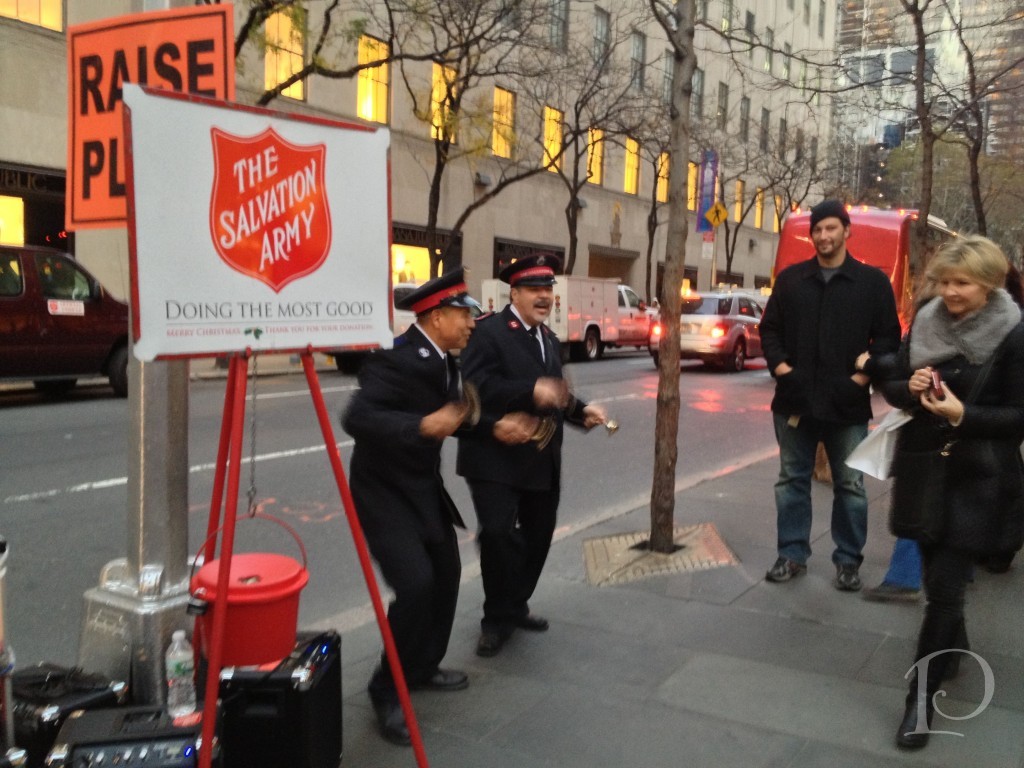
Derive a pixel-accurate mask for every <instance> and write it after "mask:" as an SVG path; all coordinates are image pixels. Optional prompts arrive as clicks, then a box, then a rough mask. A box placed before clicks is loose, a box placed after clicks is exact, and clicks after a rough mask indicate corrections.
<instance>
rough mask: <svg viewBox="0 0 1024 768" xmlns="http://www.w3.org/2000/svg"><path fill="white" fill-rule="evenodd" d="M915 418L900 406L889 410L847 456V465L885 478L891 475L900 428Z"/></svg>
mask: <svg viewBox="0 0 1024 768" xmlns="http://www.w3.org/2000/svg"><path fill="white" fill-rule="evenodd" d="M913 418H914V417H913V416H912V415H911V414H910V413H908V412H907V411H904V410H902V409H899V408H894V409H893V410H891V411H889V412H888V413H887V414H885V416H884V417H883V418H882V420H881V421H880V422H878V426H877V427H875V428H874V429H873V430H871V431H870V432H868V436H867V437H865V438H864V439H863V440H861V441H860V444H859V445H858V446H857V447H856V448H854V449H853V452H852V453H851V454H850V455H849V456H848V457H847V458H846V465H847V466H849V467H853V468H854V469H859V470H860V471H861V472H863V473H864V474H867V475H871V476H872V477H877V478H878V479H879V480H885V479H886V478H887V477H889V467H891V466H892V457H893V454H894V453H895V452H896V437H897V435H898V432H899V428H900V427H902V426H903V425H904V424H906V423H907V422H908V421H910V420H911V419H913Z"/></svg>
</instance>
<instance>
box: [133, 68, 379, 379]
mask: <svg viewBox="0 0 1024 768" xmlns="http://www.w3.org/2000/svg"><path fill="white" fill-rule="evenodd" d="M124 104H125V107H126V112H127V119H126V120H127V126H126V136H127V139H128V143H129V153H128V160H129V163H128V164H129V168H130V173H129V175H128V180H127V182H128V193H129V195H128V196H129V236H130V237H129V241H130V250H131V253H130V261H131V266H132V273H131V285H132V312H133V315H132V331H133V338H134V353H135V355H136V357H138V358H139V359H140V360H153V359H156V358H166V357H192V356H207V355H217V354H225V353H230V352H237V351H242V350H244V349H247V348H250V349H253V350H255V351H271V350H272V351H301V350H306V349H308V348H310V347H312V348H313V349H338V348H340V347H369V346H387V345H389V344H390V342H391V338H392V337H391V330H390V322H389V321H390V306H389V305H390V302H389V276H390V257H389V252H390V242H389V240H390V238H389V233H390V211H389V202H388V201H389V195H388V144H389V135H388V132H387V130H386V129H372V128H365V127H363V126H357V125H350V124H345V123H338V122H333V121H325V120H319V119H311V118H304V117H299V116H295V115H285V114H282V113H278V112H271V111H269V110H264V109H257V108H254V107H243V106H239V105H233V104H227V103H225V102H220V101H214V100H211V99H204V98H199V97H194V96H183V95H178V94H170V93H165V92H158V91H150V90H147V89H143V88H140V87H138V86H133V85H126V86H125V89H124Z"/></svg>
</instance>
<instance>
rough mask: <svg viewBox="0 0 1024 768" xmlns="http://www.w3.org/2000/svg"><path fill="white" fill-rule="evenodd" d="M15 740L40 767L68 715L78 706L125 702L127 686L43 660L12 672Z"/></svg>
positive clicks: (33, 766)
mask: <svg viewBox="0 0 1024 768" xmlns="http://www.w3.org/2000/svg"><path fill="white" fill-rule="evenodd" d="M11 682H12V688H13V690H14V696H13V699H14V701H13V704H14V706H13V708H12V709H13V713H14V714H13V720H14V743H15V744H17V745H18V746H19V747H21V748H22V749H24V750H25V752H26V753H27V757H28V761H27V763H26V765H27V766H28V768H41V767H42V765H43V761H44V759H45V758H46V753H47V752H49V751H50V747H52V746H53V743H54V741H55V740H56V738H57V732H58V731H59V730H60V727H61V725H62V724H63V723H64V721H65V720H66V719H67V717H68V715H69V714H70V713H72V712H74V711H75V710H79V709H102V708H107V707H116V706H118V705H120V704H123V703H124V701H125V699H126V697H127V692H128V687H127V686H126V685H125V684H124V683H122V682H120V681H116V680H110V679H109V678H106V677H103V676H102V675H95V674H90V673H87V672H83V671H82V670H81V669H78V668H75V667H62V666H60V665H58V664H51V663H49V662H41V663H39V664H36V665H35V666H31V667H27V668H25V669H19V670H17V671H16V672H15V673H14V674H13V675H12V676H11Z"/></svg>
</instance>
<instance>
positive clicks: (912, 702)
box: [896, 675, 935, 749]
mask: <svg viewBox="0 0 1024 768" xmlns="http://www.w3.org/2000/svg"><path fill="white" fill-rule="evenodd" d="M921 707H924V715H925V717H924V722H923V723H922V722H921ZM934 714H935V710H934V709H933V707H932V700H931V697H930V696H929V695H928V693H927V692H926V691H921V693H920V695H919V694H918V690H917V675H915V676H914V679H913V680H911V682H910V692H909V693H908V694H907V709H906V711H905V712H904V713H903V720H901V721H900V727H899V730H898V731H896V746H897V747H899V748H900V749H921V748H922V747H923V746H925V745H926V744H927V743H928V736H929V732H930V731H931V727H932V716H933V715H934ZM922 726H923V727H922Z"/></svg>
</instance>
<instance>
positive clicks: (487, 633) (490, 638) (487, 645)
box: [476, 629, 508, 657]
mask: <svg viewBox="0 0 1024 768" xmlns="http://www.w3.org/2000/svg"><path fill="white" fill-rule="evenodd" d="M507 639H508V635H506V634H504V633H502V632H498V631H497V630H494V629H485V630H484V631H483V632H481V633H480V639H479V640H478V641H477V643H476V655H477V656H484V657H489V656H497V655H498V651H500V650H501V646H503V645H504V644H505V641H506V640H507Z"/></svg>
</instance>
